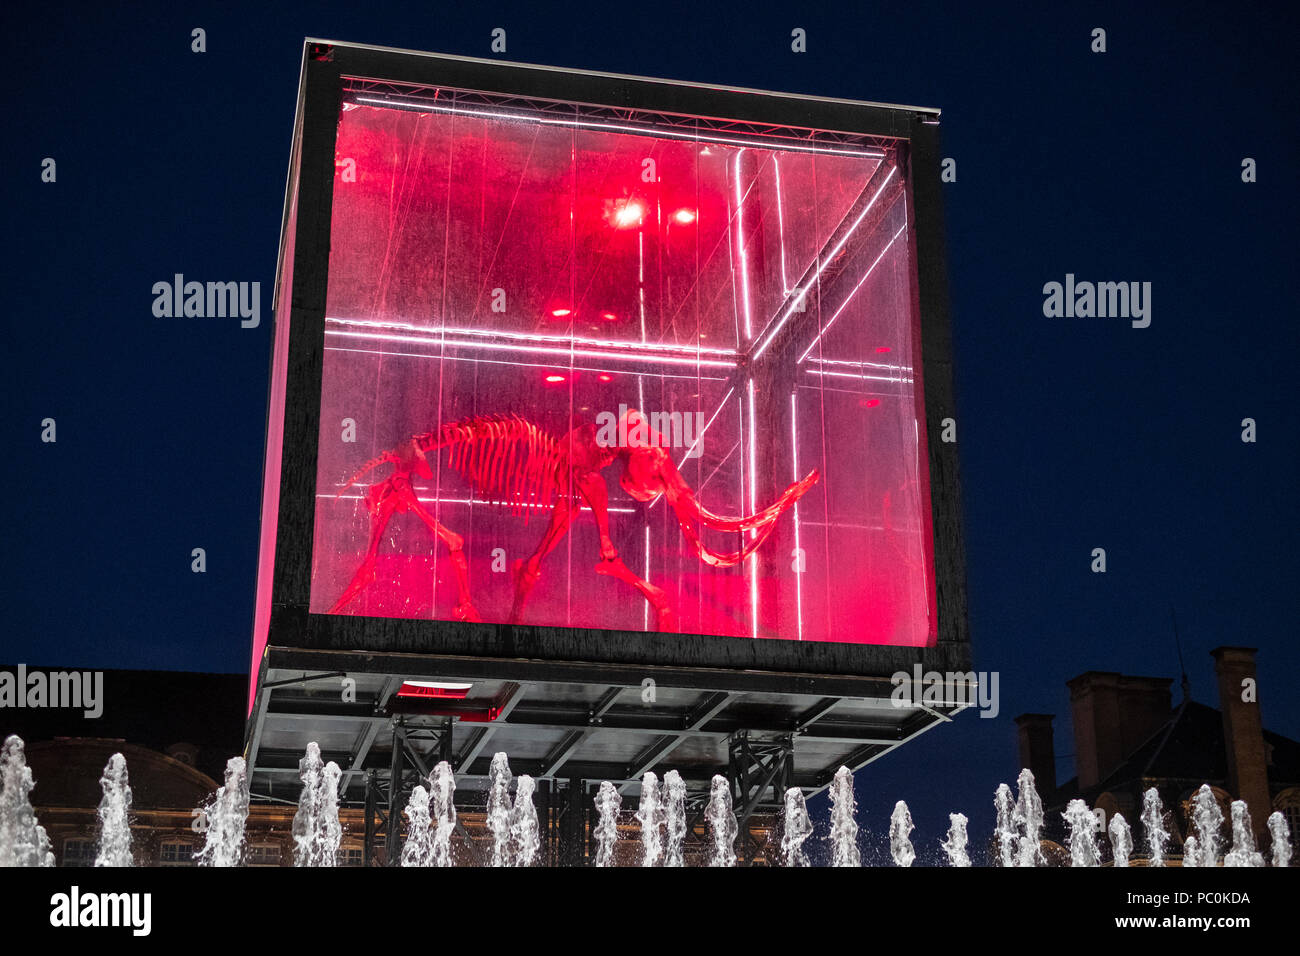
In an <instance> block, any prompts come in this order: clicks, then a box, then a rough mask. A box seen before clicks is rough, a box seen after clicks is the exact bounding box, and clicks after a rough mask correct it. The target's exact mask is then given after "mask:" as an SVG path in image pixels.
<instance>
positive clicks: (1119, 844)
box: [1109, 813, 1133, 866]
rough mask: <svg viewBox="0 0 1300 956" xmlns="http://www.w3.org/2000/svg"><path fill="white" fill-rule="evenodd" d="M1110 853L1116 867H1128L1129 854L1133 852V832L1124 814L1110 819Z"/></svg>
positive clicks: (1118, 814)
mask: <svg viewBox="0 0 1300 956" xmlns="http://www.w3.org/2000/svg"><path fill="white" fill-rule="evenodd" d="M1109 830H1110V852H1111V856H1112V858H1113V859H1114V861H1115V865H1116V866H1128V858H1129V854H1130V853H1132V852H1133V832H1132V830H1130V829H1129V825H1128V821H1127V820H1125V819H1124V815H1123V814H1122V813H1117V814H1115V815H1114V816H1113V817H1111V818H1110V827H1109Z"/></svg>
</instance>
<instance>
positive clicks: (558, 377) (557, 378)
mask: <svg viewBox="0 0 1300 956" xmlns="http://www.w3.org/2000/svg"><path fill="white" fill-rule="evenodd" d="M546 380H547V381H548V382H563V381H564V376H563V375H548V376H546Z"/></svg>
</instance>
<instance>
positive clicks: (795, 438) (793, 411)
mask: <svg viewBox="0 0 1300 956" xmlns="http://www.w3.org/2000/svg"><path fill="white" fill-rule="evenodd" d="M795 395H796V393H795V392H791V393H790V457H791V458H792V459H793V461H794V480H795V481H798V480H799V412H798V409H797V408H796V407H795ZM792 510H793V511H794V553H795V560H796V561H799V560H803V561H805V562H806V561H807V558H805V557H804V554H803V551H802V549H801V546H800V544H799V502H797V501H796V502H795V503H794V508H793V509H792ZM804 566H805V567H807V565H806V563H805V565H804ZM794 606H795V614H796V620H797V621H798V622H799V631H798V633H799V640H801V641H802V640H803V569H802V568H799V567H798V566H796V568H795V572H794Z"/></svg>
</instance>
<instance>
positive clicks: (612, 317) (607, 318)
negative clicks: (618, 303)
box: [600, 312, 618, 322]
mask: <svg viewBox="0 0 1300 956" xmlns="http://www.w3.org/2000/svg"><path fill="white" fill-rule="evenodd" d="M600 317H601V318H602V319H604V320H605V321H606V322H613V321H614V320H615V319H617V318H618V316H617V315H615V314H614V313H613V312H602V313H600Z"/></svg>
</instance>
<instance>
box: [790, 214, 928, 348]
mask: <svg viewBox="0 0 1300 956" xmlns="http://www.w3.org/2000/svg"><path fill="white" fill-rule="evenodd" d="M905 229H907V222H906V221H904V223H903V224H902V225H901V226H899V227H898V232H896V233H894V238H893V239H890V240H889V242H887V243H886V244H885V248H883V249H881V250H880V255H878V256H876V261H875V262H873V263H871V265H870V267H868V269H867V272H866V275H864V276H863V277H862V278H861V279H859V280H858V284H857V285H855V286H854V287H853V291H852V292H850V293H849V294H848V296H847V297H846V298H845V299H844V304H843V305H841V306H840V307H839V308H838V309H836V310H835V314H834V315H832V316H831V320H830V321H829V322H827V323H826V328H824V329H822V330H821V331H820V332H818V333H817V337H816V338H815V339H813V340H812V342H810V343H809V345H808V347H807V348H806V349H804V352H803V355H800V356H799V361H800V362H802V361H803V360H804V359H806V358H807V357H808V353H809V352H811V351H812V350H813V349H814V348H816V346H817V343H818V342H820V341H821V340H822V336H823V335H825V334H826V333H827V332H829V331H830V330H831V326H832V325H834V324H835V320H836V319H838V318H839V317H840V313H841V312H843V311H844V310H845V309H847V308H848V306H849V303H850V302H852V301H853V297H854V296H855V295H857V293H858V290H859V289H861V288H862V286H863V284H864V283H865V282H866V281H867V280H868V279H870V278H871V273H873V272H875V271H876V266H878V265H880V260H881V259H883V258H885V253H886V252H888V251H889V250H890V249H891V248H892V247H893V245H894V242H895V241H896V240H897V239H898V237H899V236H901V235H902V234H903V231H904V230H905Z"/></svg>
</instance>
